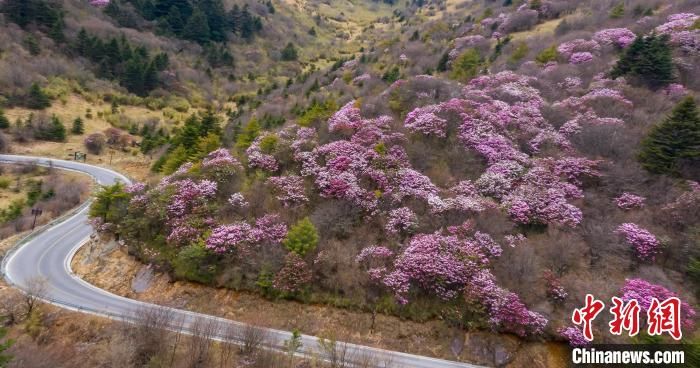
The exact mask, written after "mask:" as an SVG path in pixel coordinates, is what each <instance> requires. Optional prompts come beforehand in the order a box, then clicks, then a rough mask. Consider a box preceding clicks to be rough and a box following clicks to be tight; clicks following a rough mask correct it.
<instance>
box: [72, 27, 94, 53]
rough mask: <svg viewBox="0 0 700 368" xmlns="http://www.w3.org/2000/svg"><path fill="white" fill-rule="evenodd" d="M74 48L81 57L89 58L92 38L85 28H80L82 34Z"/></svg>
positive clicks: (79, 35) (79, 34)
mask: <svg viewBox="0 0 700 368" xmlns="http://www.w3.org/2000/svg"><path fill="white" fill-rule="evenodd" d="M73 48H74V49H75V51H76V52H77V53H78V55H80V56H85V57H87V56H88V55H89V51H90V37H89V36H88V34H87V31H86V30H85V28H80V32H78V37H77V38H76V40H75V45H74V46H73Z"/></svg>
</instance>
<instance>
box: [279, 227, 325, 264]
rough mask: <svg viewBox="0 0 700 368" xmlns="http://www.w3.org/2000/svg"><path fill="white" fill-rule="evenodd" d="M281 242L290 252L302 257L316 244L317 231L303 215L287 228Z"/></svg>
mask: <svg viewBox="0 0 700 368" xmlns="http://www.w3.org/2000/svg"><path fill="white" fill-rule="evenodd" d="M282 244H284V247H285V248H287V250H289V251H290V252H294V253H296V254H297V255H299V256H301V257H303V256H304V255H305V254H306V253H308V252H309V251H311V250H313V249H314V248H316V245H318V231H317V230H316V227H315V226H314V224H313V223H312V222H311V220H309V218H308V217H304V218H303V219H301V220H299V222H297V223H296V224H294V225H293V226H292V227H291V228H290V229H289V232H288V233H287V237H286V238H285V239H284V241H283V242H282Z"/></svg>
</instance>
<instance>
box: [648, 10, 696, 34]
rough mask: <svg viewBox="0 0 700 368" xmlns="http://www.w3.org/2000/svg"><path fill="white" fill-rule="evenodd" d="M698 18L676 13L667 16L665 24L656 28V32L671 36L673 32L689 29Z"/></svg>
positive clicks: (691, 14) (689, 14) (693, 15)
mask: <svg viewBox="0 0 700 368" xmlns="http://www.w3.org/2000/svg"><path fill="white" fill-rule="evenodd" d="M698 18H700V17H699V16H698V15H696V14H693V13H678V14H672V15H669V16H668V18H666V23H664V24H662V25H660V26H658V27H656V32H657V33H661V34H673V33H674V32H678V31H682V30H687V29H688V28H691V27H692V26H693V25H694V24H695V22H696V21H697V20H698Z"/></svg>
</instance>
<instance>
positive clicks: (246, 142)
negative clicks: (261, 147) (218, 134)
mask: <svg viewBox="0 0 700 368" xmlns="http://www.w3.org/2000/svg"><path fill="white" fill-rule="evenodd" d="M259 134H260V123H258V120H257V119H255V118H252V119H250V121H249V122H248V124H246V125H245V127H243V129H242V131H241V132H240V133H239V134H238V135H237V136H236V147H237V148H238V149H241V150H245V149H247V148H248V147H250V145H251V144H252V143H253V141H254V140H255V138H257V137H258V135H259Z"/></svg>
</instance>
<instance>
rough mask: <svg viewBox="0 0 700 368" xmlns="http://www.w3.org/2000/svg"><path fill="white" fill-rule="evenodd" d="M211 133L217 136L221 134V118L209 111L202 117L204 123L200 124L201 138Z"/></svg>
mask: <svg viewBox="0 0 700 368" xmlns="http://www.w3.org/2000/svg"><path fill="white" fill-rule="evenodd" d="M209 133H213V134H216V135H219V134H221V127H220V126H219V118H218V117H217V116H216V114H214V112H213V111H211V110H207V111H206V112H205V113H204V116H202V121H201V122H200V123H199V136H200V137H205V136H207V135H208V134H209Z"/></svg>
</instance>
